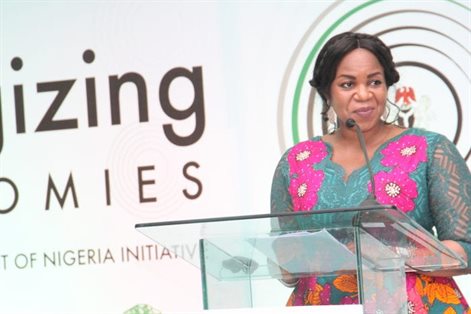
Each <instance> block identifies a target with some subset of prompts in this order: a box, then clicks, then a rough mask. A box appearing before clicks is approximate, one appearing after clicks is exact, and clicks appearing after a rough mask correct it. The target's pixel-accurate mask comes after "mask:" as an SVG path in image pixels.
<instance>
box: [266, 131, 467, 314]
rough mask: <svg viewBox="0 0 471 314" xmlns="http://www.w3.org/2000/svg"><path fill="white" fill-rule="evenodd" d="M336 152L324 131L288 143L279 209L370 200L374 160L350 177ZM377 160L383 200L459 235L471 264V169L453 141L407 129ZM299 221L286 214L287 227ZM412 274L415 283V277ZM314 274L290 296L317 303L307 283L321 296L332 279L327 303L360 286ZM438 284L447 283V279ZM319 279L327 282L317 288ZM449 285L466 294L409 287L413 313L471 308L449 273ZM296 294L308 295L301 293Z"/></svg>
mask: <svg viewBox="0 0 471 314" xmlns="http://www.w3.org/2000/svg"><path fill="white" fill-rule="evenodd" d="M332 153H333V151H332V147H331V146H330V145H329V144H328V143H326V142H323V141H322V139H321V137H314V138H312V139H311V140H308V141H305V142H301V143H298V144H296V145H295V146H293V147H292V148H290V149H289V150H287V151H286V152H285V153H284V154H283V156H282V157H281V159H280V161H279V163H278V165H277V167H276V170H275V173H274V177H273V182H272V190H271V211H272V213H281V212H291V211H308V210H309V211H311V210H319V209H329V208H342V207H355V206H358V205H359V204H360V203H361V202H362V201H363V200H365V199H366V198H367V196H368V195H369V193H370V191H371V189H372V187H371V183H370V178H369V172H368V168H367V167H366V166H364V167H361V168H359V169H356V170H355V171H353V172H352V173H351V174H350V176H349V177H348V178H347V180H346V181H345V180H344V177H345V173H344V170H343V168H342V167H341V166H340V165H338V164H336V163H334V162H332V160H331V158H332ZM371 167H372V170H373V174H374V177H375V185H376V187H375V194H376V197H377V200H378V202H379V203H381V204H385V205H395V206H396V207H397V208H398V209H399V210H401V211H403V212H404V213H406V214H407V215H408V216H409V217H411V218H412V219H414V220H415V221H416V222H418V223H419V224H420V225H421V226H422V227H424V228H425V229H426V230H428V231H429V232H431V233H436V236H437V237H438V239H440V240H454V241H457V242H459V243H460V244H461V245H462V246H463V248H464V249H465V251H466V254H467V257H468V261H469V262H470V263H468V264H471V174H470V171H469V168H468V167H467V165H466V163H465V161H464V160H463V158H462V157H461V155H460V154H459V152H458V150H457V149H456V147H455V145H454V144H453V143H452V142H450V141H449V140H448V139H447V138H446V137H444V136H443V135H440V134H437V133H434V132H430V131H425V130H422V129H417V128H411V129H407V130H405V131H404V132H402V133H401V134H400V135H398V136H396V137H394V138H392V139H390V140H388V141H387V142H385V143H384V144H383V145H381V146H380V147H379V148H378V150H377V151H376V152H375V153H374V155H373V157H372V158H371ZM326 219H329V218H326ZM293 223H295V222H294V221H286V220H285V221H280V224H282V225H281V228H286V229H289V228H292V227H293V226H290V225H291V224H293ZM296 223H298V224H299V223H301V224H302V222H299V221H297V222H296ZM283 224H284V225H283ZM433 228H435V230H436V232H434V230H433ZM468 268H469V266H468ZM409 277H410V276H409ZM409 277H408V285H409V282H411V280H412V279H410V278H409ZM417 277H420V278H419V279H420V280H421V284H418V283H416V284H415V286H421V285H422V287H426V286H427V285H431V284H433V283H437V282H435V281H434V279H433V278H431V277H430V278H428V277H427V276H417ZM337 279H338V278H337ZM419 279H417V280H419ZM414 280H415V279H414ZM310 282H311V283H307V282H303V280H301V282H300V284H299V285H298V287H296V288H295V291H294V294H293V295H292V298H290V302H291V303H290V302H288V303H289V304H291V305H302V304H312V302H311V303H309V301H308V300H307V299H306V298H307V295H308V293H307V292H306V291H311V292H312V291H318V292H319V296H320V295H321V294H322V293H324V294H325V293H327V292H326V291H327V290H322V289H325V288H326V287H328V290H329V293H328V297H325V296H324V298H323V299H324V301H323V302H321V303H325V304H340V303H352V302H353V303H354V302H355V297H356V295H355V292H356V291H355V289H353V290H352V289H350V291H349V292H346V291H341V290H342V289H337V288H339V285H338V284H337V285H336V284H335V278H332V279H331V280H327V281H325V280H324V281H323V282H321V281H319V280H314V281H312V280H311V281H310ZM338 282H340V281H338ZM437 284H445V283H443V282H442V281H439V282H438V283H437ZM312 285H320V286H319V287H317V288H316V289H314V288H315V287H313V286H312ZM447 285H448V286H447V287H449V288H450V289H452V290H453V291H454V293H455V296H456V298H457V299H459V302H457V301H456V298H455V299H453V298H451V299H446V298H443V297H442V298H440V297H430V294H427V293H426V289H425V288H424V289H422V290H423V291H419V292H420V293H419V297H417V298H415V299H418V298H419V299H420V298H421V299H422V300H423V302H419V301H417V300H416V301H417V302H415V301H414V300H413V299H414V298H413V297H412V294H414V293H415V292H417V291H415V292H412V291H409V292H408V294H409V302H410V304H409V305H410V306H411V308H415V309H417V311H415V312H411V313H420V312H421V311H419V310H418V309H425V310H426V312H424V313H429V311H430V313H435V310H436V309H440V310H441V309H443V310H448V308H447V306H451V310H455V311H456V312H457V313H460V311H465V310H467V309H468V305H467V303H466V301H465V300H464V298H463V297H462V295H461V294H460V292H459V290H458V288H457V287H456V285H455V284H454V281H453V280H452V279H449V280H448V283H447ZM300 286H303V288H300ZM300 290H305V291H300ZM347 290H348V289H347ZM419 290H420V289H419ZM296 297H298V299H299V298H302V300H297V301H296V300H295V299H296ZM346 298H347V299H346ZM314 299H315V300H317V301H319V302H320V301H321V300H322V298H320V297H317V298H314V297H312V296H311V300H314ZM411 300H412V301H411ZM450 300H452V301H450ZM317 301H316V302H317ZM413 301H414V302H413ZM454 303H457V304H454ZM458 303H459V304H458ZM319 304H320V303H319ZM451 310H450V311H451ZM439 312H440V311H438V312H436V313H439ZM440 313H442V312H440ZM450 313H453V312H450Z"/></svg>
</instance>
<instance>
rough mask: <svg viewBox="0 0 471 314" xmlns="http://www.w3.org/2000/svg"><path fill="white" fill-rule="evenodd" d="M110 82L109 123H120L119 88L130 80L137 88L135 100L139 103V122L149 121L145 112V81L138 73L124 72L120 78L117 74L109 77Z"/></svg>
mask: <svg viewBox="0 0 471 314" xmlns="http://www.w3.org/2000/svg"><path fill="white" fill-rule="evenodd" d="M109 82H110V104H111V124H120V123H121V113H120V104H119V90H120V88H121V86H122V85H123V84H124V83H128V82H132V83H134V85H136V88H137V102H138V105H139V122H147V121H149V113H148V112H147V87H146V81H145V80H144V78H143V77H142V76H141V75H139V74H138V73H133V72H130V73H126V74H124V75H123V76H121V77H120V78H118V76H117V75H111V76H110V77H109Z"/></svg>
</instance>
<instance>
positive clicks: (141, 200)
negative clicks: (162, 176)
mask: <svg viewBox="0 0 471 314" xmlns="http://www.w3.org/2000/svg"><path fill="white" fill-rule="evenodd" d="M137 169H138V181H139V203H150V202H157V197H148V198H144V185H149V184H155V180H143V179H142V172H143V171H145V170H154V169H155V167H154V166H145V167H138V168H137Z"/></svg>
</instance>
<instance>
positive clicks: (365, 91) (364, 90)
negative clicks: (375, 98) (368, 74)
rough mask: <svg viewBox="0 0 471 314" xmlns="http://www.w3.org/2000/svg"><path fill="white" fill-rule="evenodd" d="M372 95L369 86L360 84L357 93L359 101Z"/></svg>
mask: <svg viewBox="0 0 471 314" xmlns="http://www.w3.org/2000/svg"><path fill="white" fill-rule="evenodd" d="M370 95H371V92H370V90H369V88H368V86H364V85H358V88H357V90H356V93H355V96H356V99H357V100H359V101H363V100H367V99H368V98H369V97H370Z"/></svg>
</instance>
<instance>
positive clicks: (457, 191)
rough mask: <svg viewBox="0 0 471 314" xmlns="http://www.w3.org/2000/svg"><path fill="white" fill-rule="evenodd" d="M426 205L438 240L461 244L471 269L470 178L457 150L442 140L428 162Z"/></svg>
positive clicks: (446, 140) (445, 139)
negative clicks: (428, 206) (427, 195)
mask: <svg viewBox="0 0 471 314" xmlns="http://www.w3.org/2000/svg"><path fill="white" fill-rule="evenodd" d="M428 185H429V204H430V209H431V212H432V215H433V220H434V224H435V226H436V228H437V235H438V238H439V239H440V240H454V241H457V242H458V243H460V244H461V245H462V246H463V248H464V250H465V251H466V255H467V257H468V269H470V268H471V266H470V265H471V174H470V171H469V168H468V166H467V165H466V162H465V160H464V159H463V157H461V155H460V153H459V152H458V150H457V148H456V146H455V145H454V144H453V143H452V142H450V141H449V140H448V139H447V138H446V137H444V136H442V137H441V138H440V139H439V141H438V143H437V145H436V146H435V150H434V151H433V154H432V158H430V161H429V174H428Z"/></svg>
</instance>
